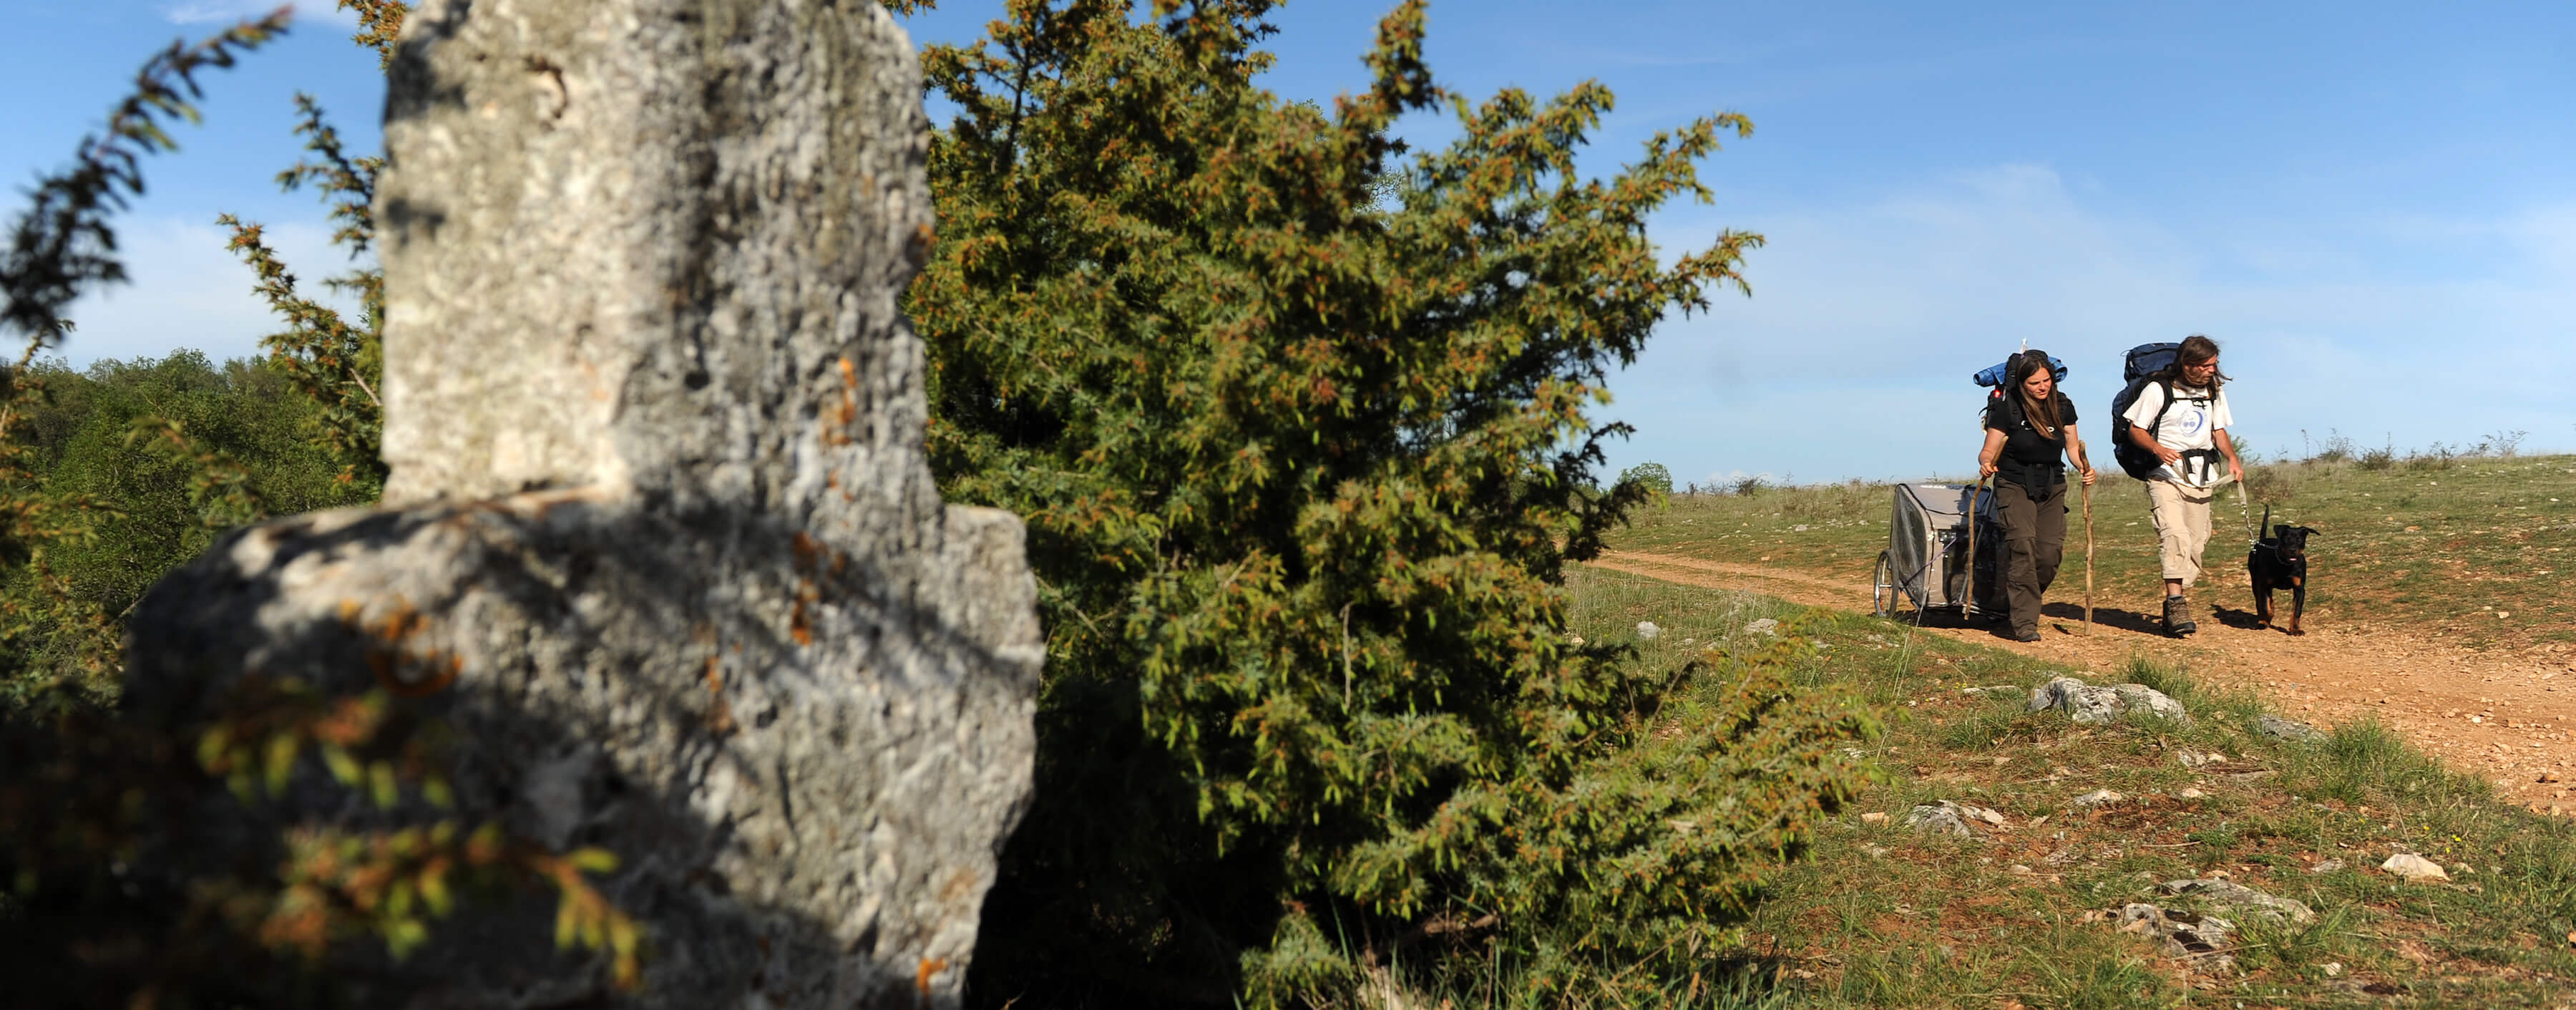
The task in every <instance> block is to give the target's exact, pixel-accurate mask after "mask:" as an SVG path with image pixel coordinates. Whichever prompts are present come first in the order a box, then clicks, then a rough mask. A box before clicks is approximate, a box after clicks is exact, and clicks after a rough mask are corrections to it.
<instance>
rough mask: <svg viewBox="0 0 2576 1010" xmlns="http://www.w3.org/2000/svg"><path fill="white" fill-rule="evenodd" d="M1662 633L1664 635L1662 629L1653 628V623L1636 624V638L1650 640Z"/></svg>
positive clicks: (1642, 622)
mask: <svg viewBox="0 0 2576 1010" xmlns="http://www.w3.org/2000/svg"><path fill="white" fill-rule="evenodd" d="M1663 633H1664V629H1662V628H1660V627H1657V626H1655V622H1653V621H1639V622H1637V637H1639V638H1644V639H1652V638H1654V637H1655V636H1657V635H1660V634H1663Z"/></svg>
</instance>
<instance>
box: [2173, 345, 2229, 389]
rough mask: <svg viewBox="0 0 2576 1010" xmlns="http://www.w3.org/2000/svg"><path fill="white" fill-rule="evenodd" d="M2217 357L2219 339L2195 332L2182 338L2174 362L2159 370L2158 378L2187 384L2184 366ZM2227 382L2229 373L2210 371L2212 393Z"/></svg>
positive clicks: (2177, 383) (2174, 383) (2176, 383)
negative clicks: (2180, 347)
mask: <svg viewBox="0 0 2576 1010" xmlns="http://www.w3.org/2000/svg"><path fill="white" fill-rule="evenodd" d="M2217 357H2218V341H2215V340H2211V339H2209V338H2208V337H2204V336H2201V335H2200V334H2197V333H2194V334H2192V335H2190V336H2188V337H2184V338H2182V349H2181V350H2179V351H2176V352H2174V361H2173V364H2170V365H2166V366H2165V367H2164V370H2163V371H2160V372H2157V373H2156V379H2157V381H2160V382H2166V383H2171V384H2173V385H2177V386H2180V385H2187V383H2185V382H2184V381H2183V377H2182V366H2184V365H2187V364H2197V363H2199V362H2203V361H2209V360H2212V359H2215V358H2217ZM2226 384H2227V373H2225V372H2212V373H2210V376H2209V391H2210V392H2211V393H2213V394H2214V393H2216V392H2218V387H2220V386H2223V385H2226Z"/></svg>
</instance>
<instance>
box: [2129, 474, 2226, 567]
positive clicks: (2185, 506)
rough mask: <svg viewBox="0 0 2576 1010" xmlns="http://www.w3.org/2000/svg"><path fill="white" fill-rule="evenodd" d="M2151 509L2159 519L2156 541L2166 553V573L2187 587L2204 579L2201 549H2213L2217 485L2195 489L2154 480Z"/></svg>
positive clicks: (2149, 496) (2150, 491)
mask: <svg viewBox="0 0 2576 1010" xmlns="http://www.w3.org/2000/svg"><path fill="white" fill-rule="evenodd" d="M2146 485H2147V511H2148V514H2149V515H2151V516H2153V517H2154V518H2155V521H2156V543H2157V545H2158V548H2159V552H2160V553H2161V554H2162V555H2163V560H2164V576H2165V578H2168V579H2179V580H2181V581H2182V585H2183V588H2184V589H2189V588H2191V584H2192V583H2193V582H2196V581H2198V580H2199V579H2200V573H2201V564H2200V555H2201V552H2203V551H2205V550H2207V549H2208V548H2209V500H2210V498H2212V497H2213V496H2215V495H2216V493H2217V492H2216V490H2215V489H2213V488H2193V487H2186V486H2184V485H2181V484H2176V483H2174V482H2172V481H2169V480H2161V479H2151V480H2148V481H2147V482H2146Z"/></svg>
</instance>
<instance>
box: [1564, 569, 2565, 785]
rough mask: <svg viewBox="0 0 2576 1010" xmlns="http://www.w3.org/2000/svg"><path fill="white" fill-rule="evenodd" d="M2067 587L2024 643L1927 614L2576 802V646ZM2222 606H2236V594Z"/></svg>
mask: <svg viewBox="0 0 2576 1010" xmlns="http://www.w3.org/2000/svg"><path fill="white" fill-rule="evenodd" d="M1591 564H1593V565H1595V566H1597V567H1600V568H1606V569H1610V570H1613V571H1622V572H1628V573H1631V574H1635V575H1643V576H1646V577H1649V578H1654V579H1660V580H1663V581H1666V582H1675V583H1681V584H1684V585H1694V586H1708V587H1713V588H1721V589H1744V590H1750V591H1754V592H1759V593H1764V594H1767V595H1771V596H1777V597H1780V598H1782V599H1785V600H1790V601H1792V602H1796V603H1801V604H1806V605H1809V606H1821V607H1832V608H1835V609H1840V610H1852V611H1864V612H1865V611H1867V610H1868V609H1869V607H1870V587H1869V584H1868V583H1867V582H1852V581H1847V580H1842V579H1827V578H1819V577H1816V576H1813V575H1808V574H1805V573H1801V572H1798V571H1796V570H1794V569H1789V568H1776V567H1772V566H1768V565H1748V564H1735V563H1729V562H1722V561H1703V560H1699V559H1697V558H1685V557H1679V556H1675V555H1669V554H1650V553H1643V552H1634V551H1612V552H1609V553H1607V554H1604V555H1603V556H1602V557H1601V558H1600V559H1598V560H1596V561H1593V562H1591ZM2068 588H2069V587H2068V586H2067V585H2066V584H2065V583H2064V582H2061V583H2059V585H2058V586H2057V587H2055V589H2054V590H2053V591H2052V593H2051V597H2052V599H2051V600H2050V602H2049V603H2048V605H2047V607H2046V608H2045V611H2044V612H2045V613H2046V614H2047V615H2048V619H2047V620H2045V621H2043V622H2041V624H2040V633H2041V635H2042V636H2043V637H2042V638H2041V640H2040V641H2038V642H2032V643H2027V644H2025V643H2021V642H2015V641H2012V640H2010V639H2007V638H2004V637H2003V636H2001V635H1999V634H1996V633H1995V632H1994V631H1993V630H1991V629H1989V628H1985V627H1968V628H1962V627H1955V626H1951V625H1955V624H1956V623H1957V621H1956V620H1955V619H1945V618H1946V615H1937V616H1936V618H1935V620H1934V621H1927V622H1925V625H1924V628H1923V630H1924V631H1925V632H1926V633H1929V634H1936V635H1943V636H1947V637H1950V638H1954V639H1958V640H1960V641H1969V642H1977V643H1979V644H1983V645H1991V646H1995V647H1997V648H2004V649H2011V650H2013V651H2015V652H2019V653H2022V654H2024V655H2028V656H2037V657H2043V658H2048V659H2060V660H2063V661H2064V662H2065V663H2066V664H2067V665H2068V666H2069V667H2073V668H2077V669H2079V670H2082V671H2091V672H2094V673H2103V672H2108V671H2113V670H2116V669H2118V668H2119V667H2120V665H2121V664H2122V663H2124V662H2125V661H2127V660H2128V658H2129V657H2130V656H2132V655H2135V654H2139V653H2145V654H2147V655H2150V656H2154V657H2156V658H2158V659H2162V660H2165V661H2168V662H2172V663H2176V664H2179V665H2182V666H2184V667H2186V668H2187V669H2189V670H2190V671H2191V673H2192V674H2193V676H2194V677H2196V678H2198V679H2200V680H2201V681H2203V682H2204V683H2211V682H2215V683H2219V684H2233V685H2239V686H2252V687H2260V688H2262V689H2264V690H2265V692H2266V693H2268V694H2269V695H2271V696H2272V697H2273V698H2274V699H2275V701H2276V704H2277V706H2278V708H2279V709H2280V710H2281V711H2284V712H2286V713H2288V714H2290V715H2292V716H2295V717H2297V718H2302V719H2307V720H2310V721H2313V722H2316V723H2318V724H2319V725H2321V726H2322V725H2333V724H2337V723H2343V722H2347V721H2350V720H2355V719H2361V718H2366V717H2373V716H2375V717H2377V718H2378V719H2379V721H2380V722H2381V723H2383V724H2385V725H2387V726H2388V727H2390V728H2391V729H2394V730H2396V731H2397V732H2398V733H2400V734H2402V735H2404V736H2405V737H2406V738H2407V739H2409V740H2410V741H2412V742H2413V743H2415V745H2416V746H2418V747H2421V748H2423V749H2424V750H2425V751H2427V752H2428V753H2431V754H2434V755H2436V756H2439V757H2441V758H2442V759H2443V760H2445V761H2447V762H2449V763H2450V764H2451V766H2452V767H2454V768H2457V769H2459V770H2461V771H2464V772H2470V773H2474V774H2477V775H2481V776H2484V777H2485V778H2487V779H2489V780H2491V781H2493V782H2495V783H2496V785H2497V787H2498V790H2499V792H2500V793H2501V794H2502V795H2504V796H2506V797H2509V798H2511V799H2513V800H2515V801H2518V802H2521V803H2524V804H2527V805H2530V806H2531V807H2533V808H2534V809H2538V810H2550V811H2557V810H2559V809H2560V808H2562V807H2564V808H2568V809H2576V797H2571V789H2576V784H2571V783H2569V782H2568V781H2567V780H2568V779H2570V778H2576V657H2571V656H2569V655H2566V654H2551V655H2547V656H2540V655H2533V656H2528V657H2523V658H2515V657H2506V656H2497V655H2493V654H2487V653H2479V652H2474V651H2470V650H2467V649H2461V648H2457V647H2454V646H2446V645H2441V644H2437V643H2434V642H2430V641H2427V640H2424V639H2422V638H2419V637H2416V636H2414V635H2411V634H2408V633H2406V632H2404V631H2402V630H2392V629H2382V628H2371V629H2367V630H2356V629H2347V628H2337V627H2332V626H2321V625H2318V624H2317V623H2316V622H2314V621H2313V620H2311V621H2309V622H2308V623H2307V632H2308V633H2307V634H2305V635H2302V636H2297V637H2293V636H2291V635H2289V634H2287V633H2285V632H2283V631H2281V630H2279V629H2277V628H2275V629H2257V628H2255V627H2254V617H2253V615H2252V614H2251V613H2248V612H2245V611H2242V610H2235V609H2225V610H2221V611H2220V612H2219V613H2217V614H2215V615H2213V614H2211V613H2210V608H2209V604H2210V602H2211V599H2210V597H2209V596H2208V595H2207V593H2206V591H2207V590H2208V589H2209V588H2211V587H2210V586H2209V585H2208V584H2206V583H2204V584H2203V585H2202V586H2201V587H2198V588H2199V589H2200V590H2201V591H2197V592H2195V593H2194V594H2193V602H2194V603H2195V604H2197V605H2198V607H2199V611H2200V621H2199V623H2200V631H2199V633H2198V634H2195V635H2192V636H2190V637H2189V638H2184V639H2173V638H2168V637H2166V636H2165V635H2163V634H2162V633H2161V632H2159V631H2157V630H2155V627H2156V621H2155V618H2154V617H2153V616H2152V615H2150V614H2145V613H2141V612H2139V611H2138V610H2136V609H2131V608H2130V607H2128V606H2125V605H2126V604H2129V603H2132V602H2134V601H2127V600H2121V601H2110V600H2104V599H2101V598H2098V597H2097V598H2096V600H2095V604H2096V606H2095V608H2094V611H2093V627H2092V630H2091V633H2090V634H2086V633H2085V627H2084V610H2083V606H2082V596H2081V589H2080V586H2078V587H2076V592H2074V593H2069V592H2068ZM2227 588H2229V589H2232V590H2234V595H2235V596H2236V597H2240V598H2241V597H2246V596H2247V594H2246V592H2245V589H2244V587H2243V586H2241V585H2235V586H2229V587H2227ZM2156 602H2159V603H2160V602H2161V601H2156ZM2112 604H2120V605H2119V606H2115V605H2112ZM2221 605H2222V606H2225V607H2233V606H2236V605H2237V601H2236V600H2226V601H2222V603H2221ZM2274 606H2275V607H2276V609H2277V611H2278V612H2279V613H2282V614H2286V613H2287V610H2288V606H2289V600H2288V598H2287V596H2286V595H2283V596H2281V597H2278V598H2276V601H2275V604H2274ZM1906 613H1909V614H1910V613H1911V611H1910V610H1908V611H1906ZM1936 624H1937V626H1936ZM2076 675H2077V676H2082V675H2083V674H2082V673H2077V674H2076ZM2087 679H2093V678H2087ZM2560 687H2565V688H2567V690H2564V691H2561V690H2559V688H2560Z"/></svg>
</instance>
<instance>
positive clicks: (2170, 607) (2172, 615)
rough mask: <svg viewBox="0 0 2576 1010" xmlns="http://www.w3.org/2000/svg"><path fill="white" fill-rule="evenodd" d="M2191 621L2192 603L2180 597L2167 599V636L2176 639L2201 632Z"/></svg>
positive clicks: (2197, 625)
mask: <svg viewBox="0 0 2576 1010" xmlns="http://www.w3.org/2000/svg"><path fill="white" fill-rule="evenodd" d="M2199 630H2200V625H2199V624H2196V623H2194V622H2193V621H2192V619H2191V601H2190V600H2188V599H2185V598H2183V597H2180V596H2168V597H2165V634H2168V635H2172V636H2173V637H2175V638H2181V637H2182V636H2184V635H2188V634H2191V633H2192V632H2195V631H2199Z"/></svg>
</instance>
